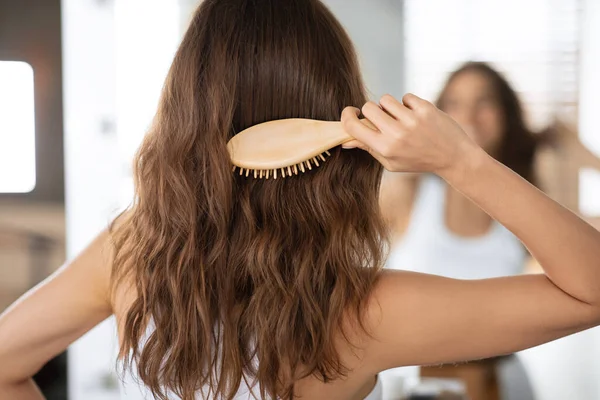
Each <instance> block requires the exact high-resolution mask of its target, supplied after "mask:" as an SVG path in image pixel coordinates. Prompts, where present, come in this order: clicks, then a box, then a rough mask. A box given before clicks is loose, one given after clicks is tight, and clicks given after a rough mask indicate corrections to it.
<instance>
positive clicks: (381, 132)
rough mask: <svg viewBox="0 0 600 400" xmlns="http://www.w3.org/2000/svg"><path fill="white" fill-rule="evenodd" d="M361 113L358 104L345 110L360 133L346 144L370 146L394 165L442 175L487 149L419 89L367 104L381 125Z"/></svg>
mask: <svg viewBox="0 0 600 400" xmlns="http://www.w3.org/2000/svg"><path fill="white" fill-rule="evenodd" d="M359 114H360V112H359V110H358V109H357V108H353V107H347V108H346V109H345V110H344V111H343V112H342V125H343V126H344V129H345V130H346V131H347V132H348V134H350V135H351V136H352V137H354V138H356V140H353V141H350V142H347V143H345V144H344V145H343V147H344V148H353V147H359V148H361V149H363V150H367V151H369V153H371V154H372V155H373V156H374V157H375V158H376V159H377V160H379V162H381V164H383V166H384V167H385V168H386V169H387V170H389V171H394V172H433V173H437V174H439V175H442V174H445V173H448V172H451V171H454V170H457V169H460V167H461V165H462V164H463V163H464V162H468V161H469V160H472V159H473V156H474V155H476V154H478V153H481V152H483V150H481V149H480V148H479V147H478V146H477V145H476V144H475V143H474V142H473V141H472V140H471V139H469V137H468V136H467V135H466V133H465V132H464V131H463V130H462V128H461V127H460V126H459V125H458V124H457V123H456V122H455V121H454V120H453V119H452V118H450V117H449V116H448V115H447V114H445V113H444V112H442V111H440V110H439V109H438V108H437V107H435V106H434V105H433V104H431V103H430V102H428V101H426V100H423V99H421V98H419V97H417V96H415V95H413V94H407V95H405V96H404V97H403V98H402V103H401V102H399V101H398V100H396V99H395V98H394V97H392V96H390V95H385V96H383V97H382V98H381V100H380V105H377V104H375V103H373V102H368V103H366V104H365V105H364V106H363V108H362V114H363V115H364V116H365V117H366V118H368V119H369V120H370V121H371V122H372V123H373V124H374V125H375V126H376V127H377V129H378V131H376V130H373V129H370V128H368V127H367V126H365V125H364V124H362V123H361V122H360V121H359V119H358V115H359Z"/></svg>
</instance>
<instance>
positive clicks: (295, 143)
mask: <svg viewBox="0 0 600 400" xmlns="http://www.w3.org/2000/svg"><path fill="white" fill-rule="evenodd" d="M352 139H353V138H352V137H351V136H350V135H348V134H347V133H346V132H345V131H344V129H343V128H342V123H341V122H339V121H319V120H312V119H301V118H297V119H281V120H277V121H269V122H264V123H261V124H258V125H254V126H252V127H250V128H248V129H245V130H243V131H242V132H240V133H238V134H237V135H235V136H234V137H233V138H232V139H231V140H230V141H229V143H227V149H228V150H229V154H230V156H231V161H232V163H233V165H234V167H233V169H234V171H235V169H236V168H240V175H242V174H244V173H245V175H246V176H249V175H250V173H252V175H253V176H254V177H255V178H263V177H264V178H269V177H270V176H273V177H274V178H275V179H276V178H277V176H278V175H280V176H282V177H285V176H290V175H292V174H298V171H300V172H304V171H305V170H306V169H312V167H313V166H319V162H324V161H325V156H326V155H329V151H328V150H329V149H331V148H333V147H336V146H338V145H340V144H342V143H345V142H347V141H350V140H352Z"/></svg>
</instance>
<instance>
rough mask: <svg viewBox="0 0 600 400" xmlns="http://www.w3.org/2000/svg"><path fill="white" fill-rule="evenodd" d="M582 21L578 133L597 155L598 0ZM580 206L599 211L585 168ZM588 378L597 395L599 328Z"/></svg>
mask: <svg viewBox="0 0 600 400" xmlns="http://www.w3.org/2000/svg"><path fill="white" fill-rule="evenodd" d="M583 4H584V25H583V35H582V40H583V42H582V48H581V63H582V64H581V71H580V73H581V85H580V98H579V135H580V138H581V141H582V142H583V143H584V144H585V145H586V146H587V147H588V148H589V149H590V150H592V151H593V152H594V153H595V154H596V155H597V156H600V113H599V112H598V110H599V108H600V74H599V73H598V71H600V2H599V1H597V0H584V1H583ZM579 195H580V209H581V211H582V212H584V213H586V214H588V215H596V216H597V215H600V173H599V171H589V170H587V171H586V170H584V171H582V173H581V175H580V194H579ZM588 335H589V339H590V340H589V347H588V348H587V349H582V352H585V353H587V354H589V357H590V367H589V368H590V370H589V371H588V372H587V374H586V375H587V376H588V378H589V379H590V380H591V381H592V382H593V390H594V392H593V393H590V394H591V397H589V398H590V399H592V398H593V399H600V329H599V328H596V329H594V330H593V331H590V332H589V333H588Z"/></svg>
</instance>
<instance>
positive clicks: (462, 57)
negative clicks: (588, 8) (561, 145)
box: [405, 0, 582, 129]
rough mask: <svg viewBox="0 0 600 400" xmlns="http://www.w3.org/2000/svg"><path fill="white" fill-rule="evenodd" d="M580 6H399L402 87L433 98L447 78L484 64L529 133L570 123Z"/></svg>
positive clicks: (574, 2)
mask: <svg viewBox="0 0 600 400" xmlns="http://www.w3.org/2000/svg"><path fill="white" fill-rule="evenodd" d="M581 9H582V5H581V0H527V1H522V0H486V1H479V0H454V1H447V0H405V18H406V24H405V27H406V28H405V33H406V68H407V71H406V79H407V81H406V87H407V90H408V91H413V92H415V93H416V94H419V95H421V96H423V97H426V98H427V99H429V100H433V99H435V98H436V96H437V94H438V92H439V90H440V89H441V87H442V85H443V83H444V81H445V79H446V77H447V76H448V73H449V72H451V71H452V70H454V69H455V68H457V67H458V66H459V65H460V64H462V63H463V62H465V61H486V62H489V63H490V64H492V65H493V66H494V67H496V68H497V69H498V70H500V71H501V72H503V74H504V75H505V76H506V77H507V79H508V80H509V82H510V83H511V84H512V85H513V86H514V87H515V90H517V91H518V92H519V95H520V97H521V100H522V102H523V105H524V106H525V109H526V111H527V115H528V117H529V122H530V123H531V127H532V128H535V129H541V128H544V127H545V126H547V125H548V124H549V123H551V122H552V119H553V118H554V117H555V116H556V115H560V116H563V117H564V116H566V117H567V120H568V121H574V120H575V119H576V117H577V109H576V108H577V98H578V68H579V65H578V62H579V60H578V58H579V34H580V32H579V26H580V19H581Z"/></svg>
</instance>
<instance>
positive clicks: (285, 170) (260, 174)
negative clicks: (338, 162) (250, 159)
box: [232, 151, 331, 179]
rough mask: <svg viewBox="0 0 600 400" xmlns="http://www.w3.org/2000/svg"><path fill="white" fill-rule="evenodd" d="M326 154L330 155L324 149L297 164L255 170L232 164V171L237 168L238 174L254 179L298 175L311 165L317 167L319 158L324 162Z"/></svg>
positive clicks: (311, 167) (310, 169)
mask: <svg viewBox="0 0 600 400" xmlns="http://www.w3.org/2000/svg"><path fill="white" fill-rule="evenodd" d="M327 156H331V153H330V152H329V151H325V152H324V153H321V154H319V155H317V156H316V157H313V158H311V159H309V160H306V161H303V162H301V163H298V164H294V165H288V166H287V167H282V168H277V169H262V170H256V169H250V168H242V167H237V166H235V165H234V166H233V169H232V172H236V169H237V168H239V169H240V172H239V175H240V176H244V177H246V178H247V177H254V179H263V178H264V179H269V178H270V177H273V179H277V177H278V176H280V177H281V178H285V177H291V176H292V175H298V174H299V173H305V172H307V169H308V171H312V169H313V166H314V167H319V166H320V165H321V164H319V159H320V160H321V162H325V161H326V160H327V158H326V157H327Z"/></svg>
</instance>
